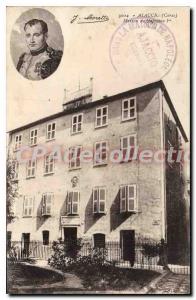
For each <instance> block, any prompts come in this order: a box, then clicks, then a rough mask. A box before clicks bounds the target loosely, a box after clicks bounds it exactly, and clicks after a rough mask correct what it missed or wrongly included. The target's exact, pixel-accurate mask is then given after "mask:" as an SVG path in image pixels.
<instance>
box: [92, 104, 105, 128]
mask: <svg viewBox="0 0 196 300" xmlns="http://www.w3.org/2000/svg"><path fill="white" fill-rule="evenodd" d="M107 124H108V106H103V107H98V108H97V109H96V123H95V127H101V126H105V125H107Z"/></svg>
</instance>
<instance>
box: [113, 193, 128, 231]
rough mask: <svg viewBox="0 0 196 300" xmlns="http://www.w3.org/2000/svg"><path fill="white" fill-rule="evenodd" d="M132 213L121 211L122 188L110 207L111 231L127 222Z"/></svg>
mask: <svg viewBox="0 0 196 300" xmlns="http://www.w3.org/2000/svg"><path fill="white" fill-rule="evenodd" d="M130 215H131V213H120V190H119V191H118V193H117V195H116V197H115V199H114V201H113V203H112V205H111V208H110V231H113V230H115V229H116V228H117V227H118V226H120V225H121V224H122V223H123V222H125V221H126V220H127V219H128V218H129V217H130Z"/></svg>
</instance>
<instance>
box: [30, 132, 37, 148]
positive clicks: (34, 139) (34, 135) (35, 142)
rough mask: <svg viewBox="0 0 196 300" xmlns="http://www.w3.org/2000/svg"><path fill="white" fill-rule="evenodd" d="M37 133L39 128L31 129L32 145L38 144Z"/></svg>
mask: <svg viewBox="0 0 196 300" xmlns="http://www.w3.org/2000/svg"><path fill="white" fill-rule="evenodd" d="M37 133H38V130H37V129H32V130H31V131H30V145H31V146H34V145H37Z"/></svg>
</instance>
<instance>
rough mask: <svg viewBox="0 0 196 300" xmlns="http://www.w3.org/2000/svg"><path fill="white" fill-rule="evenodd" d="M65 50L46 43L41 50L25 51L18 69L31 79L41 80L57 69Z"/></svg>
mask: <svg viewBox="0 0 196 300" xmlns="http://www.w3.org/2000/svg"><path fill="white" fill-rule="evenodd" d="M62 54H63V52H62V51H60V50H54V49H53V48H51V47H49V46H48V45H46V46H45V47H44V48H42V49H41V50H39V51H35V52H30V53H23V54H22V55H21V56H20V58H19V61H18V64H17V70H18V72H19V73H20V74H22V75H23V76H24V77H26V78H28V79H31V80H41V79H45V78H47V77H48V76H50V75H51V74H52V73H54V72H55V71H56V69H57V68H58V65H59V63H60V61H61V58H62Z"/></svg>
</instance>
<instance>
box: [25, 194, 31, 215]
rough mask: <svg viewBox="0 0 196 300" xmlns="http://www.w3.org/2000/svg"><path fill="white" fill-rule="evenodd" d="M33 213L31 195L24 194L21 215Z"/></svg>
mask: <svg viewBox="0 0 196 300" xmlns="http://www.w3.org/2000/svg"><path fill="white" fill-rule="evenodd" d="M32 213H33V197H31V196H25V197H24V202H23V217H31V216H32Z"/></svg>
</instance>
